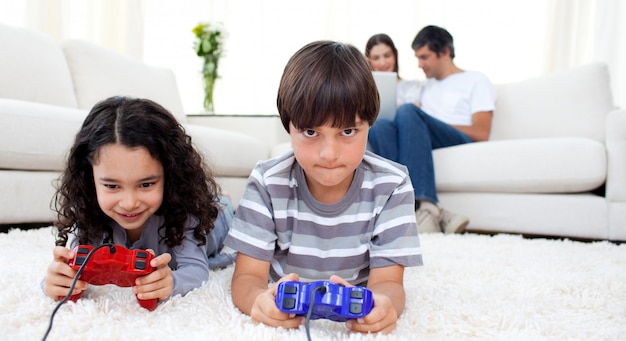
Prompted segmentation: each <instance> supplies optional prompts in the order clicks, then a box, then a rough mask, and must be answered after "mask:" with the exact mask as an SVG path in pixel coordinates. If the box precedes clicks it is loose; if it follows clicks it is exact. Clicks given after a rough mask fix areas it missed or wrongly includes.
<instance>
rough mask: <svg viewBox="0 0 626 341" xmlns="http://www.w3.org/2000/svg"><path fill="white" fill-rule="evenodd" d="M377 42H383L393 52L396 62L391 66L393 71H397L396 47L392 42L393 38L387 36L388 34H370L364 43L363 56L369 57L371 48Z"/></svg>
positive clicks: (398, 68)
mask: <svg viewBox="0 0 626 341" xmlns="http://www.w3.org/2000/svg"><path fill="white" fill-rule="evenodd" d="M378 44H384V45H387V46H389V47H390V48H391V52H393V56H394V57H395V59H396V64H395V65H394V66H393V71H394V72H395V73H398V72H399V70H400V66H399V65H398V49H397V48H396V45H395V44H394V43H393V40H391V37H389V36H388V35H386V34H384V33H379V34H375V35H373V36H371V37H370V39H368V40H367V44H365V57H367V58H369V57H370V51H371V50H372V48H373V47H374V46H376V45H378Z"/></svg>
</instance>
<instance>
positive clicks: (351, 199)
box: [225, 152, 422, 285]
mask: <svg viewBox="0 0 626 341" xmlns="http://www.w3.org/2000/svg"><path fill="white" fill-rule="evenodd" d="M225 244H226V245H227V246H229V247H231V248H233V249H235V250H237V251H238V252H241V253H243V254H246V255H248V256H250V257H253V258H256V259H259V260H263V261H268V262H271V267H270V269H271V270H270V271H271V273H270V275H271V278H272V280H275V281H276V280H278V279H279V278H280V277H282V276H284V275H286V274H289V273H292V272H293V273H297V274H298V275H299V276H300V280H301V281H304V282H308V281H313V280H324V279H328V278H329V277H330V276H331V275H333V274H335V275H338V276H341V277H342V278H344V279H346V280H347V281H348V282H350V283H351V284H355V285H356V284H361V283H363V282H364V281H367V279H368V276H369V269H370V268H377V267H385V266H391V265H395V264H400V265H403V266H418V265H422V253H421V249H420V241H419V237H418V234H417V224H416V221H415V211H414V196H413V186H412V185H411V180H410V179H409V176H408V173H407V170H406V168H405V167H404V166H402V165H400V164H397V163H394V162H392V161H389V160H386V159H383V158H381V157H379V156H377V155H375V154H373V153H370V152H366V154H365V156H364V158H363V161H362V162H361V164H360V165H359V167H358V168H357V169H356V172H355V175H354V178H353V180H352V184H351V185H350V188H349V189H348V191H347V193H346V195H345V196H344V197H343V198H342V199H341V200H340V201H339V202H337V203H334V204H322V203H320V202H319V201H317V200H316V199H315V198H314V197H313V196H312V195H311V193H310V191H309V189H308V187H307V184H306V180H305V177H304V171H303V170H302V168H301V167H300V165H299V164H298V162H297V161H296V159H295V157H294V155H293V152H289V153H286V154H284V155H282V156H279V157H276V158H273V159H270V160H266V161H261V162H259V163H257V165H256V166H255V168H254V170H253V171H252V174H251V175H250V177H249V179H248V184H247V187H246V191H245V193H244V196H243V198H242V200H241V201H240V203H239V207H238V208H237V212H236V215H235V219H234V221H233V226H232V228H231V230H230V232H229V235H228V237H227V238H226V241H225Z"/></svg>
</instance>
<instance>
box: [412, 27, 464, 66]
mask: <svg viewBox="0 0 626 341" xmlns="http://www.w3.org/2000/svg"><path fill="white" fill-rule="evenodd" d="M425 45H426V46H428V49H430V50H431V51H433V52H435V53H436V54H437V56H439V55H440V54H441V53H443V52H445V51H446V50H450V59H454V39H453V38H452V35H451V34H450V32H448V31H446V30H445V29H444V28H441V27H439V26H433V25H430V26H426V27H424V28H423V29H421V30H420V31H419V32H418V33H417V35H416V36H415V39H413V44H411V47H413V50H419V49H420V48H422V46H425Z"/></svg>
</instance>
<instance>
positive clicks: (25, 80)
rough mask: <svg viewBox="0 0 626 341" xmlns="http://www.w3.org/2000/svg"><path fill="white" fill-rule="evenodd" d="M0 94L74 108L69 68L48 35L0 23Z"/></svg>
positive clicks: (74, 102)
mask: <svg viewBox="0 0 626 341" xmlns="http://www.w3.org/2000/svg"><path fill="white" fill-rule="evenodd" d="M0 46H1V47H2V52H1V53H0V66H1V67H0V98H8V99H16V100H22V101H29V102H37V103H45V104H53V105H59V106H64V107H72V108H76V105H77V104H76V97H75V96H74V87H73V85H72V77H71V76H70V70H69V68H68V66H67V63H66V61H65V56H64V55H63V50H62V49H61V46H60V45H59V44H58V43H57V42H56V41H55V40H54V39H53V38H52V37H50V36H47V35H45V34H43V33H39V32H35V31H29V30H26V29H23V28H18V27H13V26H7V25H3V24H0Z"/></svg>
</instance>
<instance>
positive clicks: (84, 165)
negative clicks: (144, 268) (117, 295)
mask: <svg viewBox="0 0 626 341" xmlns="http://www.w3.org/2000/svg"><path fill="white" fill-rule="evenodd" d="M218 194H219V186H218V185H217V183H216V182H215V180H214V179H213V177H212V174H211V173H210V171H209V170H208V168H207V166H206V165H205V164H204V162H203V159H202V156H201V155H200V154H199V153H198V151H197V150H196V149H195V148H194V147H193V145H192V143H191V138H190V137H189V136H188V135H187V134H186V133H185V131H184V130H183V128H182V127H181V126H180V125H179V124H178V122H177V121H176V119H175V118H174V116H172V114H171V113H170V112H168V111H167V110H166V109H165V108H163V107H162V106H160V105H159V104H157V103H155V102H153V101H150V100H147V99H133V98H127V97H111V98H109V99H106V100H104V101H102V102H100V103H98V104H96V105H95V106H94V107H93V109H92V110H91V112H90V113H89V115H88V116H87V118H86V119H85V121H84V123H83V126H82V128H81V130H80V131H79V133H78V134H77V136H76V140H75V142H74V145H73V147H72V148H71V150H70V154H69V157H68V162H67V167H66V169H65V171H64V172H63V174H62V176H61V178H60V183H59V186H58V188H57V193H56V196H55V210H56V212H57V216H58V221H57V222H55V227H56V228H57V229H58V234H57V240H56V245H57V246H56V247H55V249H54V251H53V261H52V263H51V264H50V266H49V267H48V273H47V276H46V278H45V281H44V288H43V289H44V291H45V292H46V294H47V295H48V296H50V297H52V298H53V299H55V300H58V299H59V298H60V297H63V296H67V295H68V294H71V295H75V294H79V293H81V292H83V291H84V290H85V289H87V286H88V283H86V282H84V281H80V280H79V281H77V283H76V286H75V289H74V291H73V292H72V293H68V291H69V287H70V285H71V282H72V280H73V278H74V275H75V274H76V271H74V270H73V269H72V268H70V267H69V266H68V264H67V263H68V260H70V259H71V258H72V257H73V254H72V251H71V248H66V247H65V245H67V242H68V239H69V237H73V240H72V242H71V247H74V246H76V245H84V244H87V245H94V246H98V245H101V244H103V243H115V244H119V245H122V246H124V247H126V248H129V249H150V250H152V251H154V253H155V256H156V257H155V258H154V259H153V260H152V262H151V265H152V266H153V267H154V268H155V271H153V272H152V273H151V274H149V275H146V276H143V277H140V278H138V279H137V281H136V286H134V287H133V292H134V293H135V294H137V295H138V298H139V299H155V298H157V299H159V300H166V299H167V298H169V297H171V296H174V295H178V294H181V295H184V294H186V293H187V292H188V291H190V290H192V289H194V288H197V287H199V286H200V285H201V284H202V283H203V282H204V281H206V280H207V279H208V275H209V260H208V257H207V255H216V254H217V253H218V251H219V249H221V247H222V245H223V244H222V242H223V239H224V238H225V236H226V234H227V233H228V229H229V227H230V221H231V220H232V216H233V213H232V207H231V206H230V204H229V202H228V200H227V199H226V198H221V199H222V200H220V197H219V196H218ZM220 201H221V204H220Z"/></svg>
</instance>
